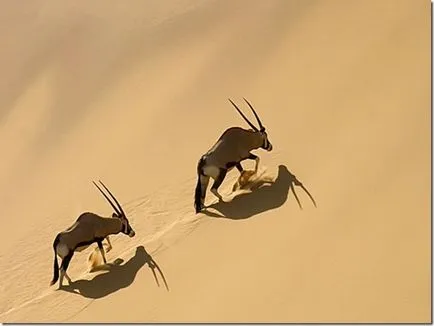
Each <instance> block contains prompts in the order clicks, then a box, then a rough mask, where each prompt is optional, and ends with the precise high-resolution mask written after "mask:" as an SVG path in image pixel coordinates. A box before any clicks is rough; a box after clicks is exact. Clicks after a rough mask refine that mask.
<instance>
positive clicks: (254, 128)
mask: <svg viewBox="0 0 434 326" xmlns="http://www.w3.org/2000/svg"><path fill="white" fill-rule="evenodd" d="M243 99H244V101H246V103H247V104H248V106H249V107H250V109H251V110H252V112H253V114H254V115H255V117H256V120H257V121H258V124H259V129H258V128H257V127H256V126H254V125H253V123H251V122H250V121H249V119H247V118H246V116H245V115H244V114H243V112H241V110H240V109H239V108H238V106H236V104H235V103H234V102H232V100H231V99H230V98H229V99H228V100H229V102H231V103H232V105H233V106H234V107H235V109H237V111H238V113H239V114H241V116H242V117H243V118H244V120H246V122H247V123H248V124H249V126H250V127H252V128H253V130H255V131H259V130H260V131H264V130H265V128H264V126H263V125H262V122H261V120H260V119H259V117H258V115H257V114H256V111H255V109H254V108H253V106H252V105H251V104H250V102H249V101H247V100H246V99H245V98H244V97H243Z"/></svg>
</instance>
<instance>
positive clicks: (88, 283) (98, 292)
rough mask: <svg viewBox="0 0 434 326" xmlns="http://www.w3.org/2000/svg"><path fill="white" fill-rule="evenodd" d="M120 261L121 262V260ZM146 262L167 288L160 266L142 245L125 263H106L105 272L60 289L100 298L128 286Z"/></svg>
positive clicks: (87, 296)
mask: <svg viewBox="0 0 434 326" xmlns="http://www.w3.org/2000/svg"><path fill="white" fill-rule="evenodd" d="M120 261H121V262H122V260H120ZM146 264H148V266H149V268H150V269H151V270H152V272H153V274H154V278H155V280H156V283H157V285H158V286H160V284H159V282H158V279H157V277H156V273H155V268H157V269H158V271H159V272H160V275H161V276H162V278H163V280H164V284H165V285H166V289H167V290H169V288H168V286H167V283H166V279H165V277H164V275H163V273H162V271H161V269H160V267H159V266H158V265H157V263H156V262H155V261H154V259H153V258H152V257H151V255H150V254H148V253H147V252H146V250H145V248H144V247H143V246H139V247H137V248H136V253H135V255H134V256H133V257H131V258H130V259H129V260H128V261H127V262H126V263H125V264H122V265H121V264H116V263H109V264H106V265H104V266H103V268H102V270H105V271H106V272H104V273H102V274H98V275H97V276H95V277H94V278H93V279H91V280H76V281H73V282H72V283H71V284H69V285H67V286H63V287H62V288H61V290H64V291H67V292H71V293H75V294H78V295H82V296H83V297H86V298H91V299H100V298H103V297H105V296H107V295H109V294H112V293H114V292H116V291H118V290H120V289H123V288H126V287H128V286H130V285H131V284H132V283H133V282H134V279H135V277H136V275H137V272H138V271H139V270H140V269H141V268H142V267H143V266H144V265H146Z"/></svg>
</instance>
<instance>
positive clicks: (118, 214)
mask: <svg viewBox="0 0 434 326" xmlns="http://www.w3.org/2000/svg"><path fill="white" fill-rule="evenodd" d="M99 183H101V185H102V186H103V187H104V189H105V190H106V191H107V192H108V193H109V195H110V196H111V198H112V199H113V200H114V202H115V203H116V205H115V204H114V203H113V202H112V201H111V200H110V198H109V197H108V196H107V195H106V194H105V193H104V191H102V189H101V188H100V187H99V186H98V185H97V184H96V183H95V182H94V181H93V184H94V185H95V186H96V187H97V188H98V190H99V191H100V192H101V193H102V194H103V196H104V197H105V199H107V201H108V202H109V204H110V205H111V206H112V207H113V209H114V211H115V212H114V213H113V214H112V217H113V218H118V219H120V220H121V223H122V230H121V232H122V233H124V234H126V235H128V236H129V237H134V235H135V234H136V233H135V232H134V230H133V228H132V227H131V225H130V222H129V221H128V219H127V215H126V214H125V212H124V210H123V209H122V206H121V205H120V204H119V202H118V201H117V200H116V198H115V196H113V194H112V193H111V191H110V190H108V188H107V187H106V186H105V185H104V183H102V182H101V181H99Z"/></svg>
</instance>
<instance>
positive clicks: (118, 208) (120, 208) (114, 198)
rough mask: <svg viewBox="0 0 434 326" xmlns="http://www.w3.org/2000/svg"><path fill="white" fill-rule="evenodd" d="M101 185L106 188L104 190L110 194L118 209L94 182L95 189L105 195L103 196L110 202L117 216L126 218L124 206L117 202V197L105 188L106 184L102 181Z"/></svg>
mask: <svg viewBox="0 0 434 326" xmlns="http://www.w3.org/2000/svg"><path fill="white" fill-rule="evenodd" d="M98 181H99V183H101V185H102V186H103V187H104V189H105V190H106V191H107V192H108V193H109V194H110V196H111V197H112V198H113V200H114V201H115V203H116V204H117V207H116V205H115V204H113V202H112V201H111V200H110V198H108V196H107V195H106V194H105V193H104V191H102V189H101V188H100V187H99V186H98V185H97V184H96V183H95V181H92V182H93V184H94V185H95V187H97V188H98V190H99V191H100V192H101V193H102V194H103V196H104V197H105V199H107V201H108V202H109V204H110V205H111V206H112V207H113V209H114V210H115V212H116V213H117V214H119V215H120V216H126V215H125V212H124V210H123V209H122V206H121V205H120V204H119V202H118V201H117V199H116V197H115V196H113V194H112V193H111V191H110V190H109V189H108V188H107V187H106V186H105V184H104V183H103V182H102V181H101V180H98Z"/></svg>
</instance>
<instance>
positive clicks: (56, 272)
mask: <svg viewBox="0 0 434 326" xmlns="http://www.w3.org/2000/svg"><path fill="white" fill-rule="evenodd" d="M59 241H60V236H59V235H57V237H56V239H54V242H53V249H54V266H53V273H54V275H53V279H52V280H51V282H50V285H53V284H55V283H56V282H57V280H58V279H59V263H58V262H57V252H56V247H57V245H58V244H59Z"/></svg>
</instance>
